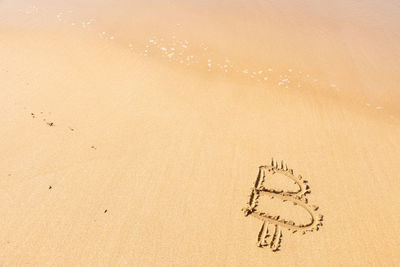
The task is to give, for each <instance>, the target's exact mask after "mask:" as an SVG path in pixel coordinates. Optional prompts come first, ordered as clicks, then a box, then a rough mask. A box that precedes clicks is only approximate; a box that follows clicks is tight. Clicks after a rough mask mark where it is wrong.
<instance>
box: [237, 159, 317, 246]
mask: <svg viewBox="0 0 400 267" xmlns="http://www.w3.org/2000/svg"><path fill="white" fill-rule="evenodd" d="M274 174H283V175H284V176H286V177H287V178H289V179H291V180H293V182H294V183H295V184H296V185H297V186H298V189H297V190H293V191H290V190H276V189H271V188H266V187H265V186H264V182H265V181H266V179H268V176H269V177H270V176H272V175H274ZM310 193H311V190H310V186H309V185H308V181H307V180H304V179H303V177H302V176H301V175H298V176H295V175H294V172H293V169H289V168H288V167H287V165H286V164H285V166H284V164H283V161H281V164H280V166H279V163H278V162H277V161H274V159H272V161H271V165H266V166H260V167H259V171H258V175H257V178H256V181H255V183H254V186H253V188H252V189H251V193H250V199H249V202H248V203H247V206H246V207H245V208H243V209H242V211H244V215H245V216H246V217H247V216H249V215H251V216H253V217H255V218H257V219H259V220H261V221H263V224H262V225H261V229H260V232H259V233H258V238H257V245H258V246H259V247H270V248H271V250H272V251H274V252H276V251H279V248H280V245H281V241H282V228H286V229H287V230H289V231H291V232H292V233H296V232H299V233H303V235H304V234H306V233H307V232H313V231H314V230H316V231H318V230H319V227H321V226H322V221H323V215H321V214H319V213H317V210H318V207H317V206H315V205H309V203H308V199H307V198H306V195H307V194H310ZM260 196H268V197H271V198H274V197H275V198H277V199H280V200H282V201H283V202H286V201H290V202H292V203H293V205H298V206H300V207H302V208H303V209H304V210H305V211H307V212H308V214H309V215H310V217H311V220H310V222H308V223H307V224H295V223H294V222H293V221H287V220H285V219H280V216H272V215H269V214H268V213H267V212H263V211H259V210H258V204H259V198H260ZM271 228H272V229H271Z"/></svg>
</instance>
